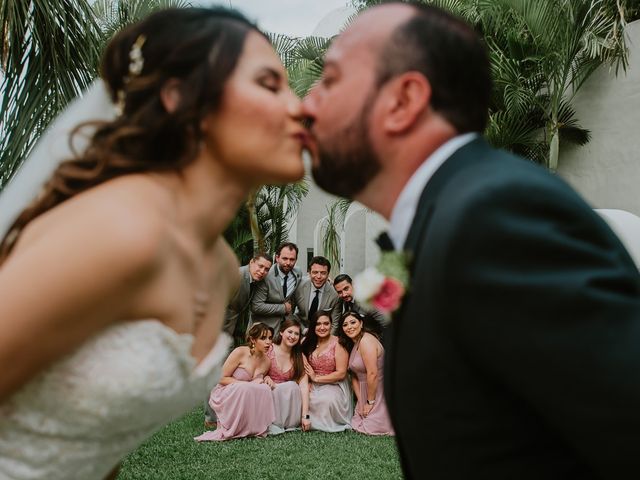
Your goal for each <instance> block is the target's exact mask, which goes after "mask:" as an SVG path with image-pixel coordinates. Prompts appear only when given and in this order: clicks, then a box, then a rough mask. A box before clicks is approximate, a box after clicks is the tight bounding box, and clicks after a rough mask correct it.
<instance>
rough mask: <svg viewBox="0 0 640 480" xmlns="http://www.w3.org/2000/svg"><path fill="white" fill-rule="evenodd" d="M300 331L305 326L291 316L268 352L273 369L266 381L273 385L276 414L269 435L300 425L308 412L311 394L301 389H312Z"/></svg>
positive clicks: (283, 323) (272, 393) (282, 324)
mask: <svg viewBox="0 0 640 480" xmlns="http://www.w3.org/2000/svg"><path fill="white" fill-rule="evenodd" d="M301 333H302V325H301V324H300V322H299V321H298V320H297V319H296V317H295V316H290V317H288V318H287V319H286V320H285V321H284V322H282V323H281V324H280V331H279V332H278V335H276V338H275V340H274V343H273V345H272V346H271V348H270V349H269V351H268V352H267V356H268V357H269V359H270V360H271V368H270V369H269V373H268V374H267V376H266V377H264V383H266V384H267V385H269V386H270V387H271V388H272V390H271V395H272V396H273V407H274V409H275V414H276V419H275V421H274V422H273V423H272V424H271V426H270V427H269V434H270V435H275V434H279V433H283V432H285V431H288V430H295V429H297V428H300V421H301V419H302V417H303V416H304V415H307V414H308V412H309V404H308V400H309V398H308V395H305V396H304V397H303V395H302V394H301V390H300V389H301V388H304V389H308V388H309V384H308V381H307V377H306V374H305V372H304V361H303V356H302V349H301V346H300V340H301ZM303 401H304V403H303Z"/></svg>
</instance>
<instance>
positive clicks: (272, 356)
mask: <svg viewBox="0 0 640 480" xmlns="http://www.w3.org/2000/svg"><path fill="white" fill-rule="evenodd" d="M267 356H268V357H269V360H271V367H270V368H269V374H268V375H269V377H271V380H273V381H274V382H275V383H284V382H288V381H289V380H291V379H292V378H293V365H292V366H291V368H290V369H289V370H287V371H286V372H283V371H282V370H280V369H279V368H278V362H277V361H276V352H275V349H274V348H273V347H271V348H270V349H269V350H268V351H267Z"/></svg>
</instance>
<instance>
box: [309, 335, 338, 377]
mask: <svg viewBox="0 0 640 480" xmlns="http://www.w3.org/2000/svg"><path fill="white" fill-rule="evenodd" d="M337 344H338V339H337V338H336V337H332V338H331V339H330V340H329V345H328V346H327V349H326V350H325V351H324V352H322V353H321V354H320V355H316V353H315V352H314V353H312V354H311V355H310V356H309V364H310V365H311V367H312V368H313V370H314V371H315V372H316V375H329V374H330V373H333V372H335V371H336V345H337Z"/></svg>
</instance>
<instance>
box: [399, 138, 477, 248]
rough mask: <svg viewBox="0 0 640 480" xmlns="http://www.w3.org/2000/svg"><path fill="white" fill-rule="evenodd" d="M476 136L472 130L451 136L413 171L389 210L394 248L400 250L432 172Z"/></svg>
mask: <svg viewBox="0 0 640 480" xmlns="http://www.w3.org/2000/svg"><path fill="white" fill-rule="evenodd" d="M477 136H478V134H477V133H475V132H473V133H465V134H464V135H458V136H457V137H454V138H452V139H451V140H449V141H448V142H446V143H445V144H443V145H441V146H440V147H438V149H437V150H436V151H435V152H433V153H432V154H431V155H430V156H429V157H428V158H427V159H426V160H425V161H424V162H422V165H420V167H418V169H417V170H416V171H415V172H414V173H413V175H412V176H411V178H410V179H409V181H408V182H407V184H406V185H405V186H404V188H403V189H402V192H400V196H399V197H398V200H396V203H395V205H394V206H393V210H392V211H391V220H390V225H389V237H390V238H391V241H392V242H393V245H394V246H395V248H396V250H398V251H400V250H402V247H403V246H404V243H405V241H406V240H407V235H409V229H410V228H411V223H412V222H413V218H414V217H415V215H416V209H417V208H418V202H419V201H420V196H421V195H422V192H423V191H424V189H425V187H426V186H427V183H429V180H430V179H431V177H433V174H434V173H436V170H438V168H440V167H441V166H442V164H444V162H445V161H446V160H447V159H448V158H450V157H451V155H453V154H454V152H455V151H456V150H458V149H460V148H461V147H463V146H464V145H466V144H467V143H469V142H471V141H472V140H473V139H474V138H476V137H477Z"/></svg>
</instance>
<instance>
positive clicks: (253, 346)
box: [249, 342, 256, 355]
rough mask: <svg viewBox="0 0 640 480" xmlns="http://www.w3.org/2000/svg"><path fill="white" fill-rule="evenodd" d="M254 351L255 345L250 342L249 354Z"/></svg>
mask: <svg viewBox="0 0 640 480" xmlns="http://www.w3.org/2000/svg"><path fill="white" fill-rule="evenodd" d="M255 349H256V344H255V343H254V342H251V344H249V353H250V354H251V355H253V351H254V350H255Z"/></svg>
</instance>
